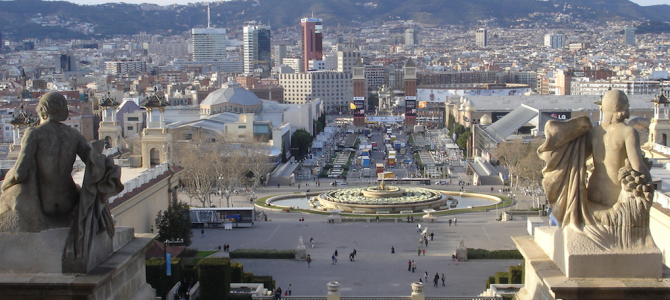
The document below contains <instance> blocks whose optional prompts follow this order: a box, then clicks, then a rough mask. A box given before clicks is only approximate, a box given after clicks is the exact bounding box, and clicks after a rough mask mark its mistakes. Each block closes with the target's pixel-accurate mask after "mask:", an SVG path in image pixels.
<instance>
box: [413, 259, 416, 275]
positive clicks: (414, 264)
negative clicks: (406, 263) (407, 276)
mask: <svg viewBox="0 0 670 300" xmlns="http://www.w3.org/2000/svg"><path fill="white" fill-rule="evenodd" d="M414 271H416V262H415V261H414V260H412V273H414Z"/></svg>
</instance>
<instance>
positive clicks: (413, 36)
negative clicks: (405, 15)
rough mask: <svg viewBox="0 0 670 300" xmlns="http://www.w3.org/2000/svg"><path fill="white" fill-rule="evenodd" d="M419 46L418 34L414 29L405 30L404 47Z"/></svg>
mask: <svg viewBox="0 0 670 300" xmlns="http://www.w3.org/2000/svg"><path fill="white" fill-rule="evenodd" d="M418 44H419V34H418V32H417V30H416V29H414V28H407V29H406V30H405V45H408V46H414V45H418Z"/></svg>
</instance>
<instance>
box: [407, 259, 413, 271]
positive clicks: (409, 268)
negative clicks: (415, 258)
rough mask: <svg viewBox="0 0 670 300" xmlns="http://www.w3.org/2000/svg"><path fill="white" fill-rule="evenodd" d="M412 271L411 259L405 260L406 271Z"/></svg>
mask: <svg viewBox="0 0 670 300" xmlns="http://www.w3.org/2000/svg"><path fill="white" fill-rule="evenodd" d="M410 271H412V260H411V259H410V260H407V272H410Z"/></svg>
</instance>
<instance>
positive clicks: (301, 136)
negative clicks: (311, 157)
mask: <svg viewBox="0 0 670 300" xmlns="http://www.w3.org/2000/svg"><path fill="white" fill-rule="evenodd" d="M311 146H312V135H310V134H309V132H307V131H306V130H304V129H298V130H296V131H295V132H294V133H293V135H292V136H291V154H292V155H293V156H294V157H295V159H296V160H302V159H303V158H305V156H307V153H309V148H310V147H311Z"/></svg>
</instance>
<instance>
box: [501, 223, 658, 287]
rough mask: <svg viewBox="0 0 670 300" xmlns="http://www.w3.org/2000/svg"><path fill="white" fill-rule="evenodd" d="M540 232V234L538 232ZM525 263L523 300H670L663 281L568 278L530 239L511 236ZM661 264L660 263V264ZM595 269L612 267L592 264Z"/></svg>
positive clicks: (650, 279) (626, 277)
mask: <svg viewBox="0 0 670 300" xmlns="http://www.w3.org/2000/svg"><path fill="white" fill-rule="evenodd" d="M536 232H537V231H536ZM512 239H513V240H514V243H516V246H517V249H519V251H520V252H521V254H522V255H523V257H524V261H525V270H524V276H525V287H524V288H523V289H521V291H519V293H518V294H517V299H521V300H531V299H532V300H555V299H562V300H573V299H574V300H577V299H591V300H600V299H603V300H604V299H608V300H611V299H621V300H624V299H670V281H669V280H668V279H663V278H630V277H628V276H622V277H621V278H595V277H594V278H576V277H571V278H568V277H567V276H566V275H565V273H563V271H561V269H560V268H559V267H558V266H557V265H556V264H555V263H554V261H553V260H552V259H551V258H550V257H549V256H548V255H547V254H546V253H545V252H544V250H542V247H540V245H538V243H536V240H535V239H534V238H533V237H530V236H515V237H512ZM658 264H659V265H660V264H661V262H660V261H659V262H658ZM590 266H591V267H592V268H594V269H601V268H603V269H607V268H610V267H612V266H611V265H599V264H597V263H591V264H590Z"/></svg>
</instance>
